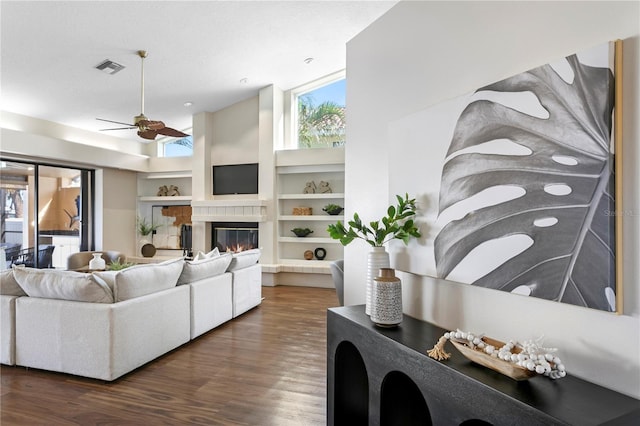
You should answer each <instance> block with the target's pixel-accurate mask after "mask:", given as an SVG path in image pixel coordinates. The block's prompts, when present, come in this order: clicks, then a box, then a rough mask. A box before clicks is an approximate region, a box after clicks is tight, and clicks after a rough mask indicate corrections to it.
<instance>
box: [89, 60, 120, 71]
mask: <svg viewBox="0 0 640 426" xmlns="http://www.w3.org/2000/svg"><path fill="white" fill-rule="evenodd" d="M95 68H96V69H97V70H100V71H102V72H104V73H106V74H111V75H113V74H115V73H117V72H119V71H122V70H123V69H124V68H125V66H124V65H120V64H118V63H116V62H113V61H111V60H109V59H105V60H104V61H102V62H101V63H100V64H98V65H96V67H95Z"/></svg>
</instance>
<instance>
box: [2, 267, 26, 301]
mask: <svg viewBox="0 0 640 426" xmlns="http://www.w3.org/2000/svg"><path fill="white" fill-rule="evenodd" d="M0 294H3V295H6V296H26V295H27V293H25V292H24V290H23V289H22V287H20V284H18V282H17V281H16V279H15V277H14V276H13V270H12V269H5V270H4V271H2V272H0Z"/></svg>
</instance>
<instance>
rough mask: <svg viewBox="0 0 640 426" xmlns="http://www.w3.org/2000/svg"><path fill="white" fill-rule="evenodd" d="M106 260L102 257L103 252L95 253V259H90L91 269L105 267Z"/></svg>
mask: <svg viewBox="0 0 640 426" xmlns="http://www.w3.org/2000/svg"><path fill="white" fill-rule="evenodd" d="M106 267H107V264H106V262H105V261H104V259H103V258H102V253H93V259H91V260H90V261H89V269H105V268H106Z"/></svg>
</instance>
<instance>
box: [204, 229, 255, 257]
mask: <svg viewBox="0 0 640 426" xmlns="http://www.w3.org/2000/svg"><path fill="white" fill-rule="evenodd" d="M211 246H212V247H211V249H214V248H216V247H217V248H218V250H220V252H226V251H230V252H236V253H237V252H240V251H244V250H251V249H254V248H258V247H259V246H258V222H213V223H212V224H211Z"/></svg>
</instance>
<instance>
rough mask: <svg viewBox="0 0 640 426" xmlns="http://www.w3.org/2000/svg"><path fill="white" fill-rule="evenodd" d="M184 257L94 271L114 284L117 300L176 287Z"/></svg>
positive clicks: (108, 282) (114, 295)
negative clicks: (117, 268) (115, 270)
mask: <svg viewBox="0 0 640 426" xmlns="http://www.w3.org/2000/svg"><path fill="white" fill-rule="evenodd" d="M183 265H184V260H183V259H182V258H177V259H171V260H167V261H165V262H162V263H148V264H144V265H135V266H131V267H129V268H126V269H123V270H120V271H117V272H116V273H115V274H113V272H110V271H105V272H94V275H96V276H98V277H99V278H101V279H103V280H104V281H105V282H106V283H107V284H109V286H110V287H111V286H113V299H114V301H116V302H121V301H123V300H129V299H134V298H136V297H140V296H144V295H147V294H151V293H155V292H158V291H162V290H166V289H169V288H172V287H175V286H176V284H177V283H178V277H180V274H181V273H182V267H183Z"/></svg>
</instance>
